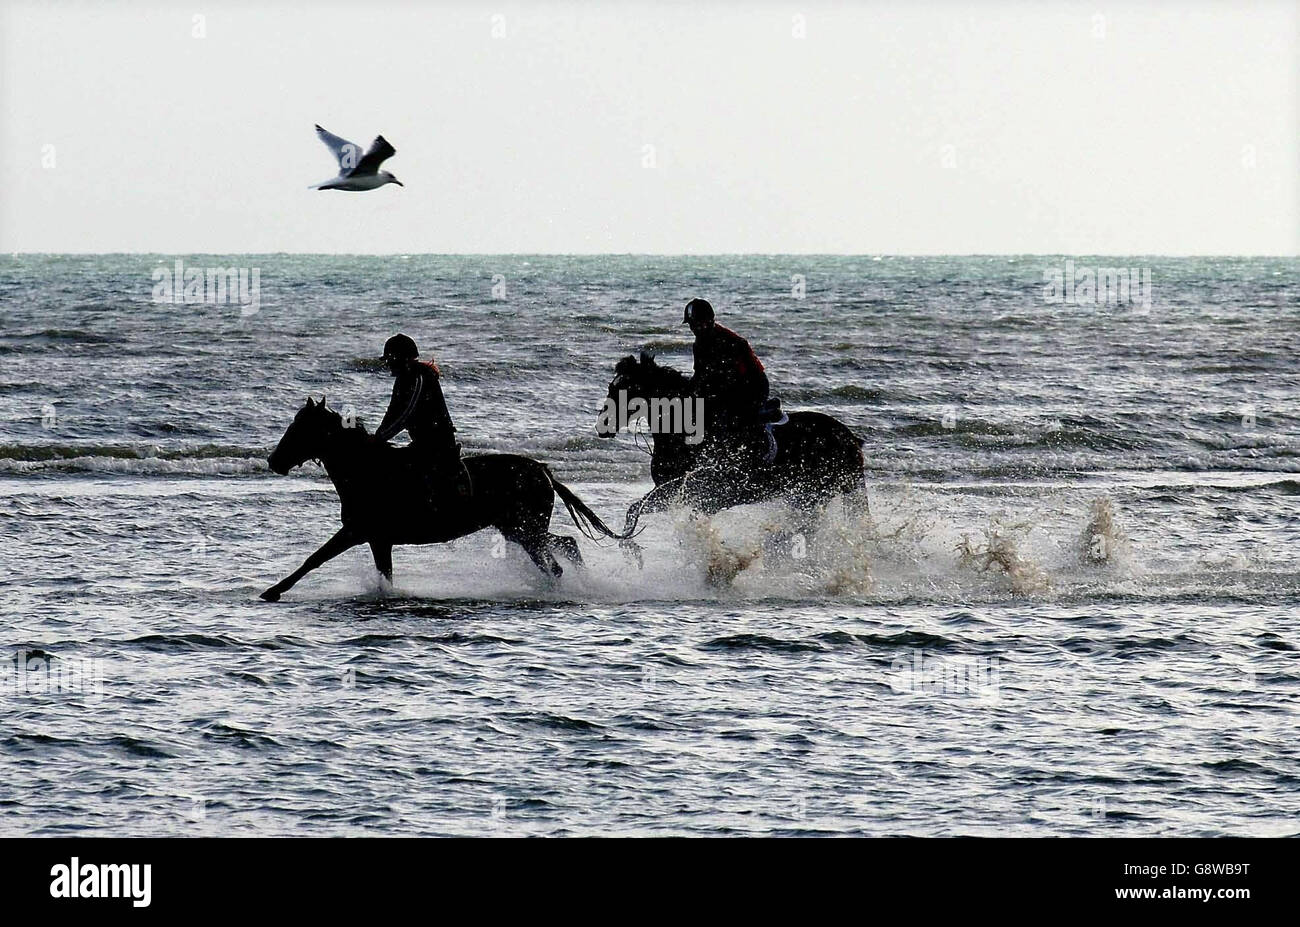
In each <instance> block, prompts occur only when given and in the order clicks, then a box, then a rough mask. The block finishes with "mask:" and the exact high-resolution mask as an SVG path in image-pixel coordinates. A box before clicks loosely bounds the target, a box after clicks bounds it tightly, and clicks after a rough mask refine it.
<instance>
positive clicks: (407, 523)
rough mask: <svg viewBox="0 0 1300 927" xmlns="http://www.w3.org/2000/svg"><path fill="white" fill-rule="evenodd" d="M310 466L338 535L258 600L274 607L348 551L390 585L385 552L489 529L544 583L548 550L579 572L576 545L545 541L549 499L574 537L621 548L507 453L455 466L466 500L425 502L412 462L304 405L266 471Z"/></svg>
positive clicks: (541, 473) (531, 465)
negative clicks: (319, 471)
mask: <svg viewBox="0 0 1300 927" xmlns="http://www.w3.org/2000/svg"><path fill="white" fill-rule="evenodd" d="M313 459H314V460H319V461H320V462H321V464H322V465H324V467H325V472H326V473H328V474H329V477H330V479H331V480H333V481H334V488H335V489H336V490H337V491H338V494H339V502H340V503H341V505H342V512H341V518H342V521H343V527H342V528H340V529H339V531H338V533H337V534H335V535H334V536H333V537H332V538H330V539H329V540H328V541H326V542H325V543H324V544H323V545H322V546H321V548H320V549H319V550H317V551H316V552H315V553H314V554H312V555H311V556H310V557H308V558H307V560H306V562H304V563H303V565H302V566H300V567H299V568H298V569H296V570H294V571H293V573H291V574H289V575H288V576H286V577H285V578H284V579H282V580H280V581H279V582H278V583H276V584H275V585H274V586H272V587H271V588H269V589H267V590H266V591H265V592H263V593H262V598H263V599H266V600H267V601H268V602H275V601H278V600H279V598H280V596H281V594H283V593H284V592H286V591H287V590H288V589H289V588H291V587H292V586H293V585H294V584H295V583H297V582H298V580H300V579H302V578H303V577H304V576H306V575H307V574H308V573H310V572H311V571H312V570H314V569H316V568H317V567H318V566H320V565H321V564H322V563H325V562H326V561H327V560H331V559H333V558H334V557H337V556H338V555H339V554H341V553H343V552H344V551H346V550H349V549H351V548H353V547H356V546H357V545H358V544H369V545H370V552H371V553H372V554H373V555H374V558H375V567H376V568H377V569H378V570H379V572H380V573H382V574H384V576H385V577H387V578H388V579H389V580H390V581H391V580H392V578H393V546H394V545H395V544H439V543H443V542H445V541H451V540H454V539H455V538H459V537H464V536H465V535H467V534H472V533H474V532H475V531H479V530H482V529H483V528H487V527H489V526H491V527H494V528H496V529H497V530H498V531H500V532H501V535H502V537H504V538H505V539H506V540H509V541H513V542H515V543H516V544H518V545H519V546H521V547H522V548H523V549H524V550H525V551H527V553H528V556H529V557H531V558H532V560H533V563H535V564H537V567H538V569H540V570H541V571H542V572H543V573H544V574H545V575H546V576H547V577H548V578H551V579H553V578H556V577H559V576H560V575H561V574H562V573H563V572H564V571H563V570H562V569H561V567H560V564H559V563H558V562H557V561H556V559H555V557H554V556H553V554H552V553H551V551H552V549H555V550H558V551H559V552H560V553H562V554H563V555H564V556H565V557H566V558H567V559H569V560H570V561H572V562H573V563H578V564H580V563H582V554H581V553H580V552H579V551H578V542H577V541H576V540H575V539H574V538H572V537H567V536H562V535H556V534H551V533H550V530H549V529H550V524H551V508H552V506H553V505H554V504H555V497H556V495H558V496H559V497H560V501H562V502H563V503H564V506H565V508H567V509H568V510H569V515H570V516H571V517H572V518H573V521H574V523H575V524H576V525H577V526H578V529H579V530H580V531H581V532H582V533H583V534H584V535H585V536H587V537H588V538H591V539H593V540H595V539H596V537H597V534H596V532H600V534H603V535H604V536H605V537H610V538H615V539H619V540H621V539H622V535H618V534H615V533H614V532H613V531H611V530H610V529H609V528H608V527H606V525H605V523H604V522H602V521H601V520H600V519H599V518H598V517H597V516H596V514H595V513H594V512H593V511H592V510H591V509H589V508H587V506H586V505H584V504H583V502H582V500H581V499H579V498H578V497H577V496H575V495H574V494H573V493H572V492H571V491H570V490H569V489H568V487H566V486H564V485H563V484H562V483H560V481H559V480H557V479H556V478H555V477H554V476H553V475H552V474H551V471H550V470H549V469H548V468H547V466H546V465H545V464H543V463H540V462H538V461H536V460H533V459H531V458H528V457H522V456H519V455H516V454H482V455H472V456H468V457H466V458H465V468H466V469H467V470H468V471H469V474H470V478H471V480H472V483H473V486H474V492H473V495H471V496H470V497H469V498H468V499H467V500H462V499H460V498H459V497H456V496H455V495H454V494H453V493H451V492H448V493H447V494H446V496H445V498H439V496H438V495H437V494H434V495H433V497H432V498H431V497H430V493H429V488H428V486H427V484H426V482H425V476H424V474H423V473H421V472H419V470H418V465H417V458H416V456H415V454H414V453H412V452H411V451H409V450H408V449H405V448H396V447H393V446H392V445H391V444H388V443H382V444H376V443H375V442H374V441H373V440H372V439H371V438H370V436H369V435H368V434H367V433H366V430H365V428H363V427H362V426H361V425H360V423H357V424H355V425H353V427H345V426H344V424H343V418H342V416H340V415H339V414H338V413H337V412H334V411H332V410H331V409H329V408H327V407H326V406H325V400H324V399H323V398H322V399H321V401H320V402H319V403H317V402H313V401H312V400H311V399H308V400H307V404H306V405H305V406H303V407H302V408H301V409H300V410H299V411H298V414H297V415H296V416H294V419H293V422H292V423H291V424H290V425H289V427H288V429H287V430H286V431H285V433H284V436H283V437H282V438H280V443H279V444H277V445H276V447H275V450H274V451H272V452H271V456H270V457H269V458H267V463H268V464H269V465H270V467H271V469H272V470H274V471H275V472H276V473H279V474H280V475H281V476H283V475H285V474H287V473H288V472H289V471H290V470H292V469H293V468H294V467H297V466H299V465H301V464H303V463H305V462H306V461H308V460H313Z"/></svg>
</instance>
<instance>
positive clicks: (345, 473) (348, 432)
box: [320, 428, 366, 496]
mask: <svg viewBox="0 0 1300 927" xmlns="http://www.w3.org/2000/svg"><path fill="white" fill-rule="evenodd" d="M365 437H366V433H365V431H364V429H361V428H341V429H339V430H338V431H336V432H334V433H332V434H330V435H327V436H326V442H327V444H326V448H325V453H323V454H322V455H321V458H320V462H321V466H323V467H324V468H325V472H326V473H327V474H329V478H330V479H331V480H332V481H333V482H334V487H335V488H336V489H337V490H338V491H339V495H340V496H342V495H343V490H344V487H345V486H346V485H347V484H349V483H350V482H351V481H352V478H353V477H354V476H355V475H356V473H357V471H358V470H359V469H360V468H361V463H362V461H361V457H362V455H361V453H360V452H361V449H362V441H363V440H364V439H365Z"/></svg>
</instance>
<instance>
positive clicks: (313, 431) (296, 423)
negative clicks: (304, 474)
mask: <svg viewBox="0 0 1300 927" xmlns="http://www.w3.org/2000/svg"><path fill="white" fill-rule="evenodd" d="M342 430H343V416H341V415H339V414H338V413H337V412H335V411H334V410H332V409H330V408H328V407H327V406H326V405H325V397H324V396H322V397H321V400H320V402H314V401H313V400H312V399H311V398H310V397H308V399H307V404H306V405H304V406H303V407H302V408H301V409H299V410H298V414H297V415H295V416H294V417H293V421H292V422H290V423H289V427H288V428H286V429H285V432H284V435H283V436H282V437H281V438H280V443H278V444H277V445H276V446H275V450H273V451H272V452H271V456H270V457H268V458H266V463H267V465H268V466H269V467H270V468H271V469H272V470H273V471H275V472H276V473H278V474H280V475H281V476H284V475H285V474H287V473H288V472H289V471H290V470H292V469H293V468H294V467H298V466H301V465H302V464H304V463H306V462H307V461H309V460H319V459H320V458H321V457H323V456H324V455H325V452H326V450H327V449H328V447H329V444H330V442H331V440H332V439H333V438H334V437H336V436H337V434H338V433H339V432H340V431H342Z"/></svg>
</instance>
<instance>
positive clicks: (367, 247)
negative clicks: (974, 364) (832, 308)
mask: <svg viewBox="0 0 1300 927" xmlns="http://www.w3.org/2000/svg"><path fill="white" fill-rule="evenodd" d="M1296 9H1297V4H1296V3H1294V2H1273V3H1270V2H1249V3H1247V2H1191V3H1187V2H1184V3H1178V4H1164V3H1133V2H1114V0H1099V2H1094V3H1050V2H1048V3H1029V2H1020V3H1007V2H1003V3H989V2H963V3H959V2H952V0H946V2H927V3H919V2H913V0H899V2H888V3H885V2H876V3H857V4H835V5H827V4H821V3H811V2H802V0H794V2H789V3H784V2H783V3H770V2H769V3H758V2H745V0H731V2H726V3H716V4H706V3H700V2H689V3H645V4H634V3H630V2H608V3H590V4H582V5H561V4H555V5H552V4H541V3H495V4H494V3H488V4H482V3H479V4H473V5H470V4H436V3H428V4H425V3H414V2H411V3H386V2H382V0H380V2H373V0H371V2H357V3H354V4H347V3H334V4H320V3H310V4H308V3H288V2H283V3H280V2H275V0H267V2H258V3H251V2H247V3H230V2H228V0H190V2H187V3H184V4H170V3H169V4H157V3H148V2H135V3H111V2H108V3H105V2H98V3H93V4H92V3H71V2H63V0H55V2H52V3H48V4H35V3H14V2H11V0H0V17H2V18H0V30H2V31H0V101H2V103H3V111H2V113H3V115H2V117H0V190H2V191H3V192H2V193H0V250H3V251H57V252H61V251H151V252H169V253H181V254H188V253H198V252H271V251H297V252H379V253H391V252H397V253H411V252H552V253H555V252H583V253H585V252H659V253H721V252H783V253H789V252H830V253H871V254H875V253H973V252H974V253H1007V252H1038V253H1071V254H1089V253H1117V254H1129V253H1163V254H1206V253H1208V254H1295V253H1296V252H1297V244H1298V243H1300V192H1298V189H1297V177H1298V176H1300V156H1298V155H1297V148H1298V144H1300V143H1298V139H1297V136H1298V135H1300V132H1298V128H1300V115H1298V105H1297V83H1298V80H1297V75H1298V73H1300V66H1298V61H1300V56H1298V54H1297V13H1296ZM196 16H201V17H203V18H202V19H201V20H196V19H195V17H196ZM198 33H202V34H201V35H199V34H198ZM317 122H319V123H320V124H321V125H323V126H325V127H326V128H327V129H329V130H330V131H332V132H334V133H336V134H338V135H341V136H343V137H345V138H348V139H351V140H353V141H356V142H358V143H360V144H362V145H368V144H369V143H370V141H371V139H372V138H373V137H374V136H375V135H376V134H378V133H383V134H384V136H385V137H386V138H387V139H388V140H389V141H390V142H391V143H392V144H393V145H394V146H395V147H396V148H397V155H396V156H395V157H394V158H392V159H391V160H390V161H389V162H388V163H387V164H386V165H385V167H386V168H387V169H388V170H391V171H392V172H393V173H394V174H395V175H396V176H397V177H398V178H399V179H400V180H401V181H402V182H403V183H404V184H405V185H406V186H405V187H397V186H387V187H384V188H382V189H379V190H374V191H370V192H365V193H341V192H318V191H313V190H308V189H307V187H308V186H309V185H310V184H313V183H316V182H319V181H321V180H324V179H326V178H327V177H329V176H331V175H333V174H334V173H335V172H336V170H337V166H336V165H335V163H334V162H333V161H332V159H331V156H330V154H329V152H328V151H327V149H326V148H325V147H324V146H323V145H322V144H321V143H320V142H319V141H318V140H317V139H316V136H315V133H314V131H313V128H312V126H313V123H317Z"/></svg>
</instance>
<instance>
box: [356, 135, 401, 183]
mask: <svg viewBox="0 0 1300 927" xmlns="http://www.w3.org/2000/svg"><path fill="white" fill-rule="evenodd" d="M395 154H397V149H396V148H394V147H393V146H392V145H390V144H388V140H387V139H386V138H384V137H383V136H382V135H376V136H375V140H374V141H373V142H371V143H370V150H369V151H367V152H366V156H365V157H364V158H362V159H361V161H360V162H359V163H358V164H357V166H356V168H355V169H354V170H353V171H352V173H353V174H374V173H375V172H377V171H378V170H379V165H381V164H383V163H384V162H385V161H387V160H388V159H389V158H391V157H392V156H393V155H395Z"/></svg>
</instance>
